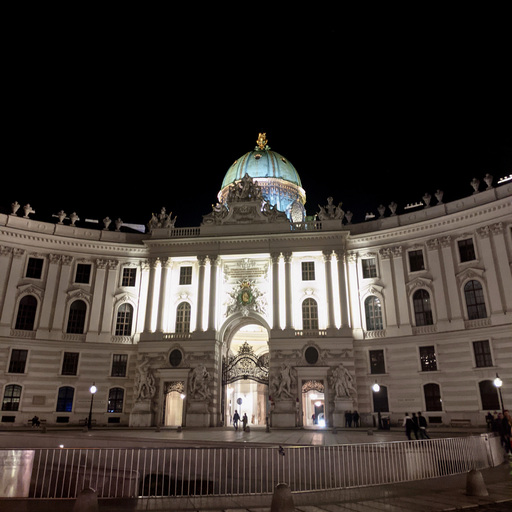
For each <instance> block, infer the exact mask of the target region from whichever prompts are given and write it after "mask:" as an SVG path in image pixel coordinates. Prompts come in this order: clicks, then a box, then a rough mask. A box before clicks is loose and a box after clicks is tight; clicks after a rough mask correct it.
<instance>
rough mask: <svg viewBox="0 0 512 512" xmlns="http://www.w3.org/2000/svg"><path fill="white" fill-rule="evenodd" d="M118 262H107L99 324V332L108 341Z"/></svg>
mask: <svg viewBox="0 0 512 512" xmlns="http://www.w3.org/2000/svg"><path fill="white" fill-rule="evenodd" d="M118 267H119V262H118V261H117V260H109V261H108V262H107V281H106V287H105V290H106V293H105V300H104V303H103V304H104V305H103V321H102V324H101V332H102V334H103V336H104V337H106V339H107V340H108V338H109V337H110V335H111V334H112V332H113V329H112V317H113V315H114V293H113V292H114V290H115V289H116V279H117V269H118Z"/></svg>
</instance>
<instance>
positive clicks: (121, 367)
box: [111, 354, 128, 377]
mask: <svg viewBox="0 0 512 512" xmlns="http://www.w3.org/2000/svg"><path fill="white" fill-rule="evenodd" d="M127 365H128V354H114V355H113V356H112V373H111V376H112V377H126V367H127Z"/></svg>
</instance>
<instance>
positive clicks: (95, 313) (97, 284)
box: [87, 260, 108, 336]
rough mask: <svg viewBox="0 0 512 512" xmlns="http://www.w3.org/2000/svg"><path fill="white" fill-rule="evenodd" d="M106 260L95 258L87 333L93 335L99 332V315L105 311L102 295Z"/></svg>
mask: <svg viewBox="0 0 512 512" xmlns="http://www.w3.org/2000/svg"><path fill="white" fill-rule="evenodd" d="M107 263H108V262H107V260H96V272H95V276H94V288H93V290H94V292H93V296H92V303H91V314H90V322H89V326H90V327H89V330H88V333H87V334H88V335H90V336H93V335H97V334H99V333H100V332H101V316H102V313H104V311H105V307H104V305H103V297H104V295H105V292H104V291H105V277H106V273H107Z"/></svg>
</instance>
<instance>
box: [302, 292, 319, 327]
mask: <svg viewBox="0 0 512 512" xmlns="http://www.w3.org/2000/svg"><path fill="white" fill-rule="evenodd" d="M302 328H303V329H304V330H308V329H311V330H315V329H318V304H317V303H316V300H315V299H306V300H304V301H303V302H302Z"/></svg>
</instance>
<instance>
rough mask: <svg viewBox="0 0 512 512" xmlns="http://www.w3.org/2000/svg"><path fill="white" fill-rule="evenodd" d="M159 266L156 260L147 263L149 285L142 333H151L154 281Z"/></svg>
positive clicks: (158, 261)
mask: <svg viewBox="0 0 512 512" xmlns="http://www.w3.org/2000/svg"><path fill="white" fill-rule="evenodd" d="M159 266H160V260H159V259H158V258H156V259H153V260H151V261H150V262H149V283H148V297H147V300H146V319H145V322H144V332H152V325H151V319H152V316H153V307H154V306H155V304H154V302H155V301H154V295H155V281H156V269H157V268H158V267H159Z"/></svg>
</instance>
